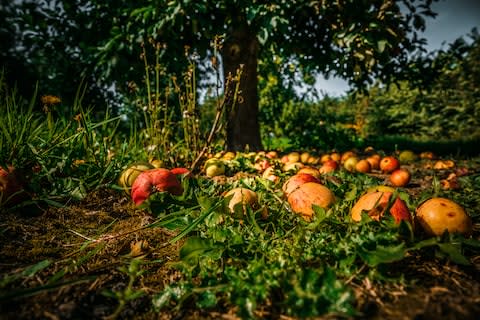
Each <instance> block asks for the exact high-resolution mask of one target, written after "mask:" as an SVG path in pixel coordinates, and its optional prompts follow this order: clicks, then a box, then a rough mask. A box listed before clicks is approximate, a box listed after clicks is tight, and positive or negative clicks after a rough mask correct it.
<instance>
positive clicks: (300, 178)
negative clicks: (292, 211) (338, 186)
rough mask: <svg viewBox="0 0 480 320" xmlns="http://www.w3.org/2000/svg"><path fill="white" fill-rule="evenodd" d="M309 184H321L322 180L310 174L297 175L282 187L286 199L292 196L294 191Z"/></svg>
mask: <svg viewBox="0 0 480 320" xmlns="http://www.w3.org/2000/svg"><path fill="white" fill-rule="evenodd" d="M307 182H315V183H320V180H319V179H318V178H316V177H314V176H312V175H311V174H308V173H297V174H295V175H293V176H291V177H290V178H288V180H287V181H285V183H284V184H283V185H282V191H283V193H284V194H285V196H286V197H288V196H289V195H290V193H292V192H293V191H294V190H296V189H298V188H299V187H300V186H301V185H302V184H304V183H307Z"/></svg>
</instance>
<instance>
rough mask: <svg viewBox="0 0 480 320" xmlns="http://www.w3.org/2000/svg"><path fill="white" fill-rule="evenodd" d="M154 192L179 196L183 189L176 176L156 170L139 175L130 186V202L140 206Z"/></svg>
mask: <svg viewBox="0 0 480 320" xmlns="http://www.w3.org/2000/svg"><path fill="white" fill-rule="evenodd" d="M155 192H168V193H170V194H173V195H176V196H178V195H181V194H182V193H183V187H182V185H181V184H180V181H179V180H178V179H177V176H176V175H175V174H174V173H172V172H171V171H170V170H168V169H164V168H156V169H151V170H147V171H144V172H142V173H140V174H139V175H138V177H137V179H135V182H134V183H133V185H132V193H131V195H132V200H133V202H134V203H135V204H136V205H140V204H141V203H143V202H144V201H145V200H147V199H148V197H150V195H151V194H153V193H155Z"/></svg>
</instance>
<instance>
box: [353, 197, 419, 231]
mask: <svg viewBox="0 0 480 320" xmlns="http://www.w3.org/2000/svg"><path fill="white" fill-rule="evenodd" d="M392 194H393V193H392V192H381V191H373V192H367V193H366V194H364V195H362V196H361V197H360V198H359V199H358V200H357V202H356V203H355V205H354V206H353V207H352V210H351V211H350V214H351V216H352V219H353V220H354V221H357V222H358V221H361V220H362V212H366V213H367V214H368V215H369V216H370V218H372V219H373V220H377V221H379V220H380V219H381V218H382V217H383V216H384V215H385V211H386V210H387V207H388V204H389V201H390V198H391V197H392ZM389 212H390V214H391V215H392V216H393V218H394V219H395V222H396V223H400V221H401V220H405V221H408V222H410V223H411V222H412V217H411V214H410V211H409V210H408V207H407V205H406V204H405V202H404V201H403V200H402V199H400V198H399V197H397V198H396V199H395V200H394V201H393V204H392V206H391V207H390V211H389Z"/></svg>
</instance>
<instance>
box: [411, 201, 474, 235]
mask: <svg viewBox="0 0 480 320" xmlns="http://www.w3.org/2000/svg"><path fill="white" fill-rule="evenodd" d="M415 220H416V222H418V224H419V225H420V226H421V227H422V229H423V230H424V231H425V233H426V234H427V235H429V236H440V235H442V234H443V233H444V232H445V231H448V232H449V233H460V234H464V235H466V236H469V235H471V234H472V229H473V225H472V219H471V218H470V216H469V215H468V214H467V213H466V212H465V209H463V207H462V206H460V205H459V204H458V203H456V202H454V201H452V200H450V199H447V198H430V199H428V200H426V201H425V202H423V203H422V204H421V205H420V206H418V207H417V210H416V216H415Z"/></svg>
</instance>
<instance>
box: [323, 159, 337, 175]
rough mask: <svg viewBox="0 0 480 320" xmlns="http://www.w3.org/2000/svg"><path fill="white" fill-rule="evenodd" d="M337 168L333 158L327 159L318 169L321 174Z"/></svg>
mask: <svg viewBox="0 0 480 320" xmlns="http://www.w3.org/2000/svg"><path fill="white" fill-rule="evenodd" d="M337 169H338V162H337V161H335V160H332V159H330V160H327V161H325V163H324V164H323V165H322V166H321V167H320V169H318V171H319V172H320V173H321V174H325V173H329V172H333V171H335V170H337Z"/></svg>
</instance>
